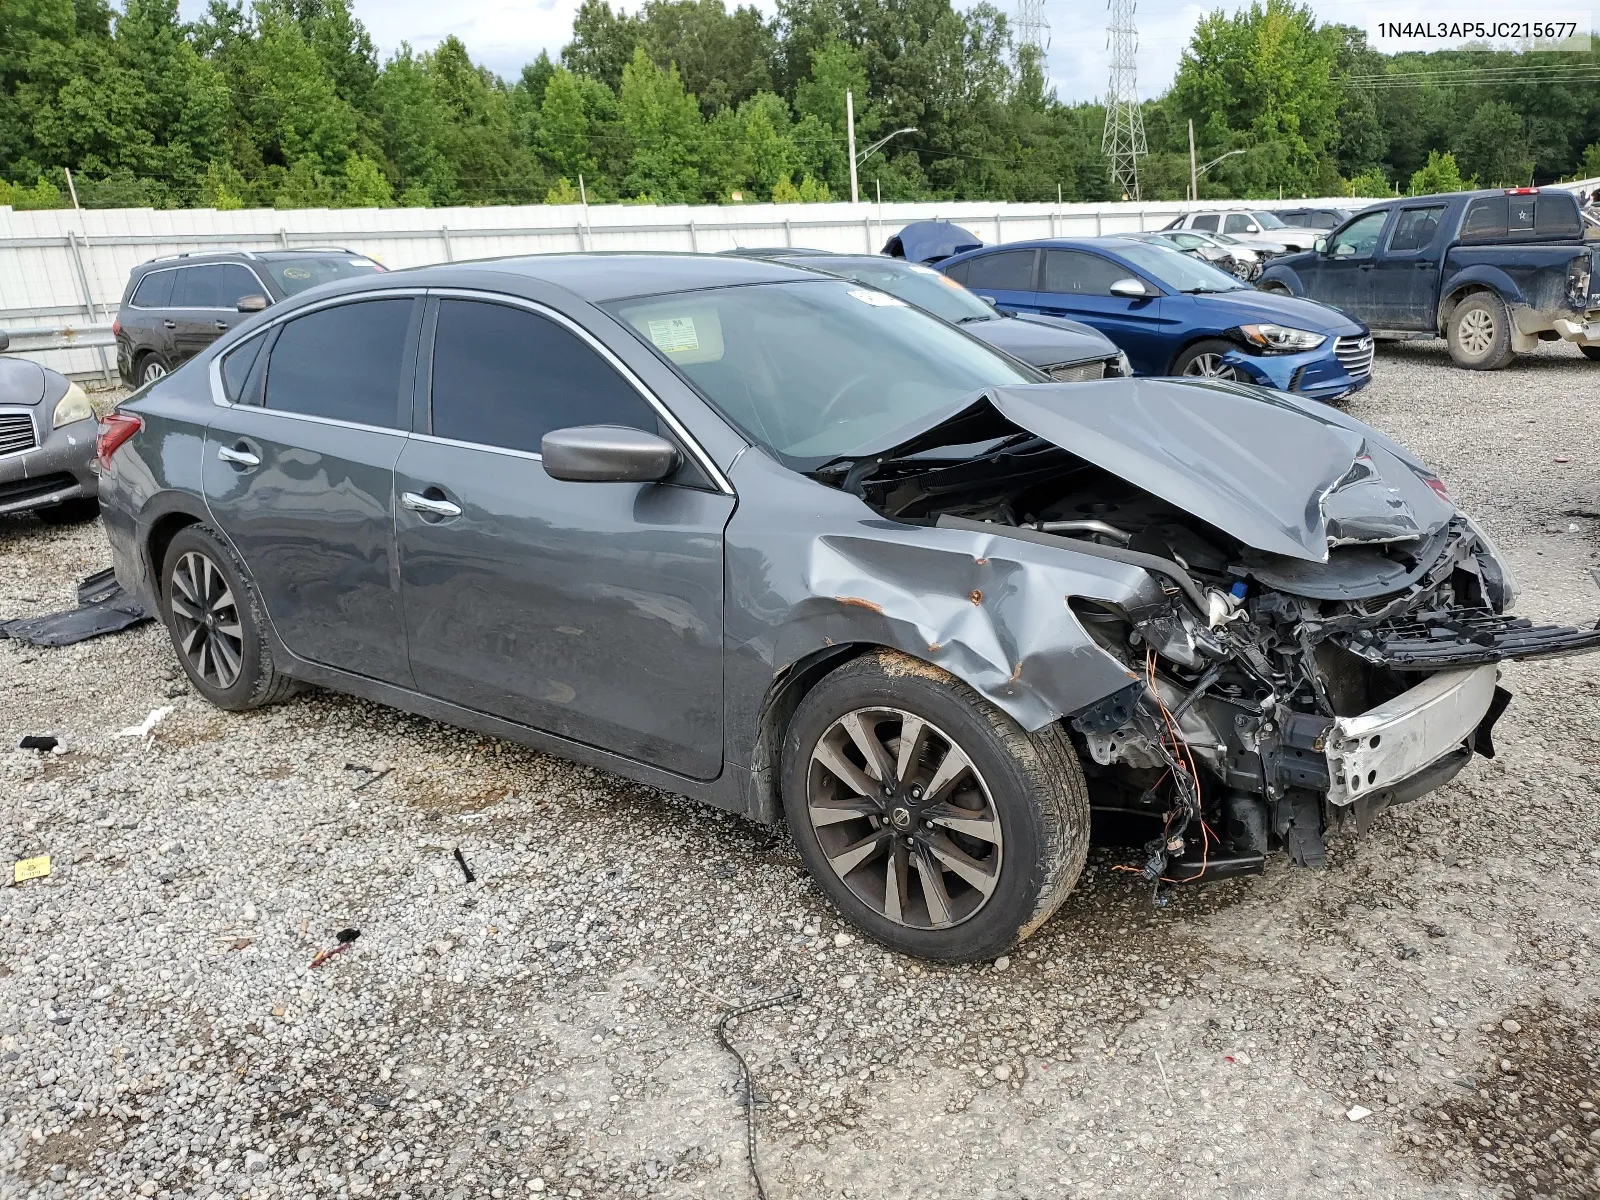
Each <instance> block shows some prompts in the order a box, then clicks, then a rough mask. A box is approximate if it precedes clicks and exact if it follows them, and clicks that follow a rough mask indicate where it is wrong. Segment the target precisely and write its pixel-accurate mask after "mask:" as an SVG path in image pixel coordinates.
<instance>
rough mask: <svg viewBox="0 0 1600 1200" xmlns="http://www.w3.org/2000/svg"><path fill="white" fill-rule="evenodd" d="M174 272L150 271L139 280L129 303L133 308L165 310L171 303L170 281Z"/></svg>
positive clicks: (175, 273) (175, 275)
mask: <svg viewBox="0 0 1600 1200" xmlns="http://www.w3.org/2000/svg"><path fill="white" fill-rule="evenodd" d="M177 274H178V273H177V272H176V271H151V272H150V274H148V275H146V276H145V277H144V278H143V279H141V280H139V286H138V287H136V288H134V290H133V299H132V300H131V301H130V303H131V304H132V305H133V306H134V307H135V308H166V307H167V306H168V305H170V304H171V303H172V281H173V279H174V278H176V277H177Z"/></svg>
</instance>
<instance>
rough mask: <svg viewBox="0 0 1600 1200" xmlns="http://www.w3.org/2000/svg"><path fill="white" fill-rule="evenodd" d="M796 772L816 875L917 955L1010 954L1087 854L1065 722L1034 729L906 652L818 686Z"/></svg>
mask: <svg viewBox="0 0 1600 1200" xmlns="http://www.w3.org/2000/svg"><path fill="white" fill-rule="evenodd" d="M908 730H909V731H911V732H910V734H909V736H910V737H911V738H912V739H913V742H912V744H911V745H910V746H907V744H906V742H905V737H906V736H907V731H908ZM864 746H865V747H866V748H865V749H864ZM873 746H875V747H876V750H874V751H873V754H874V755H875V756H876V757H877V761H876V762H874V761H873V759H872V758H869V757H868V754H867V752H866V751H867V749H870V748H871V747H873ZM952 755H954V756H955V757H954V758H952V757H951V756H952ZM879 764H882V765H879ZM952 764H953V765H952ZM885 775H887V777H888V779H889V781H890V791H889V793H887V794H886V793H885V792H884V790H883V785H882V782H881V781H882V779H883V778H884V776H885ZM782 778H783V804H784V813H785V815H786V817H787V819H788V822H789V829H790V832H791V834H792V836H793V837H794V840H795V844H796V846H797V847H798V849H799V851H800V856H801V858H802V859H803V860H804V862H805V864H806V868H807V869H808V870H809V871H810V872H811V875H812V878H813V879H815V880H816V882H817V884H818V886H819V887H820V888H821V889H822V891H823V892H824V893H825V894H826V895H827V897H828V898H829V899H830V900H831V901H832V902H833V904H834V905H835V906H836V907H837V908H838V909H839V910H840V912H842V913H843V914H844V916H845V917H846V918H847V919H848V920H849V921H850V922H851V923H852V924H854V925H855V926H857V927H858V928H859V929H861V930H862V931H864V932H865V933H867V934H868V935H869V936H871V937H873V938H875V939H876V940H877V941H879V942H881V943H883V944H884V945H885V946H888V947H889V948H890V949H892V950H897V951H899V952H901V953H903V954H913V955H917V956H920V957H923V958H932V959H941V960H944V961H947V962H971V961H974V960H978V959H985V958H993V957H994V956H995V955H998V954H1001V953H1003V952H1004V951H1005V950H1007V949H1008V948H1009V947H1011V946H1012V945H1014V944H1015V943H1016V942H1017V941H1018V940H1019V939H1020V938H1025V937H1027V936H1028V935H1029V934H1031V933H1032V932H1033V931H1034V930H1035V929H1037V928H1038V927H1039V926H1040V925H1042V924H1043V923H1044V921H1045V919H1046V918H1047V917H1049V916H1050V914H1051V913H1053V912H1054V911H1055V910H1056V908H1057V907H1059V906H1060V904H1061V902H1062V901H1063V900H1064V899H1065V898H1066V896H1067V893H1068V892H1069V891H1071V889H1072V885H1073V884H1074V883H1076V882H1077V879H1078V875H1079V874H1080V873H1081V872H1082V870H1083V864H1084V860H1085V857H1086V856H1087V854H1088V848H1089V796H1088V791H1087V789H1086V787H1085V784H1084V780H1083V771H1082V768H1081V767H1080V766H1079V764H1078V758H1077V754H1076V753H1075V752H1074V750H1073V748H1072V742H1071V740H1070V739H1069V738H1068V736H1067V734H1066V732H1065V731H1064V730H1063V729H1062V728H1061V727H1060V726H1059V725H1050V726H1047V727H1046V728H1044V729H1041V730H1039V731H1038V732H1036V733H1028V732H1027V731H1025V730H1023V729H1022V728H1021V727H1020V726H1018V725H1017V723H1016V722H1015V721H1013V720H1012V719H1011V718H1010V717H1008V716H1007V715H1006V714H1005V713H1003V712H1001V711H1000V710H999V709H998V708H996V707H995V706H994V705H992V704H990V703H989V702H988V701H987V700H985V699H984V698H983V697H982V696H980V695H979V694H978V693H977V692H976V691H974V690H973V689H972V688H970V687H968V686H967V685H966V684H964V683H962V682H961V681H960V680H958V679H956V678H954V677H953V676H951V675H949V674H947V673H946V672H944V671H942V670H940V669H939V668H937V667H934V666H930V665H929V664H927V663H924V662H921V661H919V660H916V659H913V658H909V657H907V656H906V655H903V654H898V653H895V652H893V651H880V652H877V653H873V654H868V655H866V656H864V657H862V658H858V659H855V660H853V661H851V662H849V663H846V664H845V665H844V666H842V667H840V668H839V669H838V670H836V671H834V672H833V673H832V674H831V675H828V676H827V677H826V678H825V679H823V680H822V682H820V683H819V684H817V686H816V687H814V688H813V689H812V690H811V691H810V692H808V693H807V694H806V697H805V699H803V700H802V701H801V702H800V706H799V708H798V709H797V710H796V712H795V715H794V719H793V720H792V721H791V723H790V725H789V729H788V732H787V734H786V736H785V738H784V746H783V775H782ZM852 779H854V780H855V781H856V783H855V784H852V783H851V782H850V781H851V780H852ZM941 781H942V782H941ZM869 792H870V793H871V794H870V795H869V794H867V793H869Z"/></svg>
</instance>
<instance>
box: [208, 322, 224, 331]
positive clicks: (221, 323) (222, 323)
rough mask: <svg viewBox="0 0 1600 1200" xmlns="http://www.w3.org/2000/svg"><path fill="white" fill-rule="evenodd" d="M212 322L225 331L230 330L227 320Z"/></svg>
mask: <svg viewBox="0 0 1600 1200" xmlns="http://www.w3.org/2000/svg"><path fill="white" fill-rule="evenodd" d="M211 324H212V325H213V326H215V327H216V328H217V329H220V330H222V331H223V332H224V333H226V332H227V331H228V323H227V322H226V321H213V322H212V323H211Z"/></svg>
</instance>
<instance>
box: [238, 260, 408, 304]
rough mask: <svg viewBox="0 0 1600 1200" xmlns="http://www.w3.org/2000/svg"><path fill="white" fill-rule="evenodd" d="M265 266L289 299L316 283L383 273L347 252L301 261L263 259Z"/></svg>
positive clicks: (377, 266) (372, 263)
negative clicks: (378, 272)
mask: <svg viewBox="0 0 1600 1200" xmlns="http://www.w3.org/2000/svg"><path fill="white" fill-rule="evenodd" d="M265 265H266V268H267V270H269V271H271V272H272V277H273V278H274V279H276V280H277V281H278V286H279V287H281V288H282V289H283V290H284V293H285V294H286V295H290V296H293V295H294V294H295V293H296V292H303V291H305V290H306V289H307V288H311V287H316V286H317V284H319V283H328V282H330V281H331V280H334V279H351V278H354V277H355V276H357V275H371V274H373V273H374V272H377V271H382V270H383V268H382V267H380V266H379V265H378V264H377V263H375V262H373V261H372V260H371V259H370V258H362V257H361V256H360V255H359V254H346V253H329V254H308V255H306V256H304V257H303V258H301V257H296V258H269V259H266V260H265Z"/></svg>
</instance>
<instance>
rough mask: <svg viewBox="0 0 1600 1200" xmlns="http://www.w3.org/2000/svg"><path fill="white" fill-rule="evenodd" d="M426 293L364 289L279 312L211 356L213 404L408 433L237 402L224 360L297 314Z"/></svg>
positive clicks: (208, 369)
mask: <svg viewBox="0 0 1600 1200" xmlns="http://www.w3.org/2000/svg"><path fill="white" fill-rule="evenodd" d="M426 295H427V290H426V289H425V288H419V287H418V288H393V289H390V288H384V289H382V290H380V291H374V292H361V293H358V294H357V295H354V296H329V297H328V298H327V299H326V300H318V301H317V302H316V303H314V304H308V305H306V306H305V307H304V308H296V309H294V310H292V311H290V312H285V313H275V314H274V315H273V317H272V319H271V320H269V321H267V322H266V323H265V324H263V325H262V326H261V328H260V329H257V330H254V331H253V332H252V333H251V334H250V336H249V337H242V338H240V339H239V340H238V341H237V342H235V343H234V344H233V345H232V346H229V347H228V349H227V351H226V352H224V353H222V354H213V355H212V356H211V361H210V362H209V363H207V364H206V366H207V375H208V378H209V379H210V381H211V403H212V404H215V405H216V406H217V407H218V408H250V409H258V410H259V411H261V412H270V413H276V414H277V415H278V416H280V417H303V418H305V419H307V420H312V421H325V422H327V423H329V424H331V425H342V426H344V427H345V428H347V429H376V430H379V431H380V432H385V433H406V432H408V431H407V430H404V429H397V428H396V427H395V426H393V425H359V424H357V423H356V422H354V421H340V420H338V419H337V418H335V417H318V416H314V415H312V414H311V413H292V412H288V411H286V410H284V409H281V408H268V407H267V406H266V405H264V404H235V403H234V402H233V401H232V400H229V399H228V393H227V392H225V391H224V390H223V388H222V360H223V359H224V358H226V357H227V356H228V355H229V354H232V353H233V352H234V351H235V350H236V349H238V348H239V347H240V346H242V345H244V344H245V343H246V342H248V341H250V340H251V339H253V338H258V337H263V336H265V335H266V334H268V333H270V332H271V331H272V330H274V329H276V328H277V327H278V326H279V325H282V324H284V323H285V322H286V321H292V320H294V319H295V318H296V317H303V316H307V315H309V314H311V313H314V312H321V311H322V310H323V309H325V308H336V307H337V306H339V305H341V304H360V303H362V302H363V301H367V300H394V299H398V298H400V297H408V298H410V299H412V300H416V299H418V298H421V297H425V296H426Z"/></svg>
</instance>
